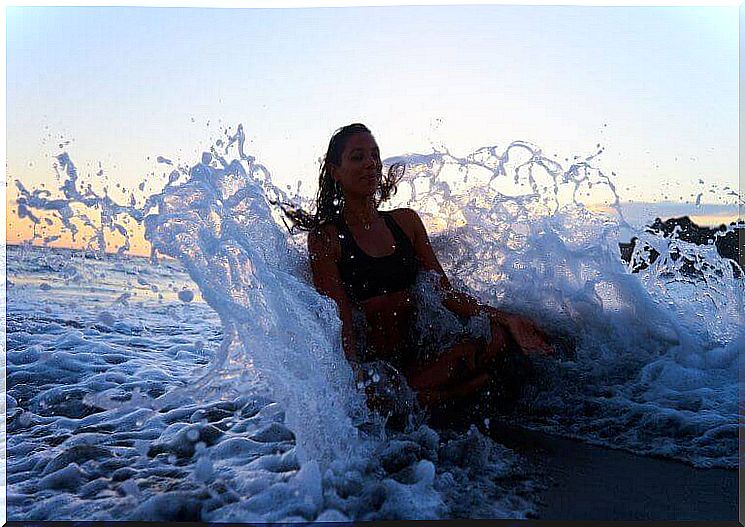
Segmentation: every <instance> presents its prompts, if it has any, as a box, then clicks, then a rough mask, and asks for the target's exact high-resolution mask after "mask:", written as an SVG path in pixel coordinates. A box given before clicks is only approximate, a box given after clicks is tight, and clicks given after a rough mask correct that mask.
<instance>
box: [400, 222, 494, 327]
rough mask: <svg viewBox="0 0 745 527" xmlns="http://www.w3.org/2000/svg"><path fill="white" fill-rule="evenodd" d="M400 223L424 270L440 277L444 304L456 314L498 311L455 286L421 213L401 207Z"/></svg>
mask: <svg viewBox="0 0 745 527" xmlns="http://www.w3.org/2000/svg"><path fill="white" fill-rule="evenodd" d="M396 212H397V217H396V219H397V220H399V224H400V225H401V227H402V228H403V229H404V231H405V232H406V234H408V235H409V238H410V239H411V242H412V244H413V246H414V252H415V253H416V257H417V260H418V262H419V265H420V267H421V269H422V270H423V271H435V272H436V273H437V274H438V275H439V277H440V287H441V288H442V291H443V292H444V294H445V297H444V299H443V301H442V304H443V305H444V306H445V307H446V308H447V309H448V310H450V311H452V312H453V313H455V314H456V315H459V316H462V317H471V316H474V315H478V314H480V313H482V312H491V311H496V310H495V308H493V307H491V306H487V305H484V304H481V303H480V302H479V301H478V300H477V299H475V298H474V297H472V296H470V295H467V294H466V293H463V292H461V291H458V290H456V289H454V288H453V286H452V285H451V284H450V280H448V277H447V275H446V274H445V271H444V270H443V269H442V265H440V262H439V260H438V259H437V255H435V252H434V251H433V250H432V245H431V244H430V241H429V236H428V235H427V229H426V228H425V227H424V223H422V220H421V218H420V217H419V215H418V214H417V213H416V212H415V211H413V210H412V209H399V210H397V211H396Z"/></svg>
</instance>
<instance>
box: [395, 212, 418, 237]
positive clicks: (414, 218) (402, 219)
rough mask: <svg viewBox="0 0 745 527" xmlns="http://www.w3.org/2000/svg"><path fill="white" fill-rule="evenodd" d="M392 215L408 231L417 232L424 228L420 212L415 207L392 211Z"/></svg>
mask: <svg viewBox="0 0 745 527" xmlns="http://www.w3.org/2000/svg"><path fill="white" fill-rule="evenodd" d="M391 215H392V216H393V218H394V219H395V220H396V222H397V223H398V224H399V225H400V226H401V228H403V229H404V230H405V231H406V232H407V233H409V234H411V233H416V232H419V231H421V230H422V228H423V227H424V224H423V223H422V219H421V218H420V217H419V214H418V213H417V212H416V211H415V210H414V209H409V208H400V209H395V210H392V211H391Z"/></svg>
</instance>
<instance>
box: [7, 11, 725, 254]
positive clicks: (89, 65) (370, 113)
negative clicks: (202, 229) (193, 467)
mask: <svg viewBox="0 0 745 527" xmlns="http://www.w3.org/2000/svg"><path fill="white" fill-rule="evenodd" d="M452 4H453V5H432V6H423V5H415V6H404V7H402V6H395V5H387V6H376V7H359V6H354V5H353V3H352V2H348V3H347V5H346V6H344V7H339V6H336V7H312V8H297V7H294V8H283V9H267V8H248V7H242V8H204V7H126V6H125V7H105V6H86V7H53V8H52V7H33V6H30V7H9V8H7V10H6V13H5V14H6V54H7V63H6V68H7V69H6V74H7V84H6V89H7V91H6V107H7V121H6V127H7V146H6V148H7V159H6V167H7V168H6V171H7V173H6V177H7V181H8V183H9V184H8V186H7V197H6V206H7V224H6V227H7V241H8V242H9V243H17V242H18V241H20V239H21V238H24V237H28V235H29V232H30V231H29V227H30V222H29V221H28V220H18V219H17V217H16V215H15V206H14V200H15V198H16V196H17V192H16V191H15V186H14V183H13V182H14V181H15V180H20V181H21V182H23V184H24V185H25V186H26V187H27V188H40V187H41V186H42V185H44V188H46V189H48V190H50V191H52V192H53V193H55V192H57V188H58V187H59V181H58V180H57V179H55V172H54V170H53V168H52V163H53V161H54V156H55V155H57V154H59V153H60V152H62V151H66V152H68V153H69V155H70V157H71V158H72V159H73V160H74V161H75V163H76V165H77V166H78V168H79V171H80V176H81V180H83V181H84V182H85V183H88V182H90V183H91V184H92V185H93V187H94V188H95V189H97V190H99V191H100V190H101V189H102V188H103V187H104V186H107V187H108V190H109V192H110V194H111V195H112V197H114V198H117V199H120V200H121V201H125V196H127V197H128V193H127V192H129V191H131V190H132V189H136V188H137V187H138V185H139V184H140V183H142V182H145V186H144V190H142V191H139V190H138V191H137V192H135V196H138V197H139V196H144V195H146V194H149V193H152V192H155V191H157V190H158V189H159V188H160V187H161V186H162V185H163V183H164V181H165V174H167V173H168V171H169V169H170V167H168V166H164V165H162V164H158V163H157V162H156V159H157V157H158V156H163V157H166V158H169V159H173V160H174V161H178V162H179V163H183V164H194V163H196V162H197V161H198V160H199V158H200V154H201V152H202V151H204V150H206V149H208V148H209V146H210V145H211V144H212V142H213V141H214V140H215V139H218V138H220V137H221V134H222V131H223V130H224V129H225V128H226V127H232V128H235V126H236V125H237V124H239V123H242V124H243V126H244V129H245V131H246V134H247V150H248V151H249V152H250V153H251V154H252V155H254V156H256V158H257V159H258V160H259V161H261V162H262V163H263V164H265V165H266V166H267V167H268V168H269V169H270V170H271V172H272V174H273V175H274V177H275V179H276V180H277V181H279V182H281V183H284V184H292V185H293V188H294V186H295V182H296V181H297V180H302V181H303V188H304V189H305V191H306V192H310V191H313V192H314V191H315V185H316V180H317V170H318V158H319V156H321V155H322V154H323V153H324V152H325V149H326V146H327V143H328V139H329V137H330V135H331V133H332V132H333V131H334V130H335V129H336V128H338V127H339V126H341V125H344V124H348V123H350V122H356V121H361V122H364V123H366V124H367V125H368V126H369V127H370V128H371V129H372V131H373V133H374V134H375V136H376V138H377V140H378V143H379V145H380V147H381V151H382V155H383V157H388V156H394V155H400V154H404V153H412V152H418V153H427V152H430V151H431V150H432V145H433V144H442V145H446V146H447V147H448V149H449V150H450V151H451V152H453V153H455V154H458V155H465V154H467V153H469V152H471V151H473V150H475V149H476V148H479V147H481V146H486V145H503V146H506V145H507V144H509V143H510V142H511V141H514V140H526V141H530V142H531V143H534V144H536V145H538V146H540V147H541V148H542V150H543V152H544V153H546V154H549V155H553V154H557V155H558V156H559V157H560V158H564V157H567V156H573V155H583V156H586V155H590V154H591V153H593V152H594V151H595V150H596V145H597V144H598V143H599V144H601V145H602V146H603V147H604V148H605V152H604V154H603V155H602V157H601V158H600V160H599V164H600V165H601V167H602V168H603V169H605V170H606V171H607V172H608V173H610V172H611V171H613V172H615V173H616V174H617V177H616V180H615V182H616V186H617V188H618V190H619V193H620V195H621V198H622V200H623V201H633V202H670V203H669V204H670V205H679V206H680V210H685V211H688V212H686V213H688V214H689V215H694V216H695V215H696V214H697V213H698V215H699V217H700V218H701V221H702V222H704V223H706V222H707V221H708V222H710V223H719V222H720V221H732V220H733V219H735V218H736V217H737V213H738V210H737V198H736V197H734V196H732V195H728V192H735V193H736V192H739V181H738V146H739V145H738V18H739V12H738V5H737V4H736V3H735V2H730V3H728V4H727V3H724V4H723V5H720V6H717V7H690V6H669V5H668V6H660V7H638V6H618V7H611V6H603V5H576V6H562V5H554V6H533V5H463V4H461V5H458V3H457V2H453V3H452ZM223 5H224V4H223ZM237 5H241V6H248V5H251V4H249V3H245V2H244V3H238V4H237ZM254 5H256V4H255V3H254ZM264 5H266V4H264ZM292 5H299V3H298V2H296V3H294V4H292ZM316 5H320V4H316ZM326 5H330V4H328V3H327V4H326ZM99 170H103V174H104V176H97V175H96V173H97V172H98V171H99ZM117 185H118V186H117ZM121 189H126V191H124V190H121ZM701 193H703V196H702V198H701V199H700V202H701V204H702V206H701V207H699V208H697V209H696V208H694V205H693V203H694V202H695V201H696V197H697V196H698V195H699V194H701ZM60 195H61V194H60ZM686 207H687V208H686ZM675 210H678V209H675ZM674 214H678V213H677V212H675V213H674ZM707 216H713V219H712V218H709V220H706V219H703V218H705V217H707ZM55 229H56V227H48V229H47V231H45V235H51V234H54V233H55ZM112 240H115V237H113V236H112ZM59 243H60V244H69V240H67V239H65V238H63V239H61V240H60V241H59ZM137 251H138V252H145V251H146V247H145V244H144V242H143V241H141V240H140V242H138V244H137Z"/></svg>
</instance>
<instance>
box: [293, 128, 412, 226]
mask: <svg viewBox="0 0 745 527" xmlns="http://www.w3.org/2000/svg"><path fill="white" fill-rule="evenodd" d="M360 133H368V134H370V133H371V132H370V130H369V129H368V128H367V126H365V125H364V124H361V123H353V124H349V125H347V126H342V127H341V128H339V129H338V130H337V131H336V132H334V135H332V136H331V140H330V141H329V147H328V150H327V151H326V155H325V156H324V158H323V161H322V162H321V171H320V173H319V175H318V194H316V200H315V212H314V213H312V214H311V213H309V212H307V211H305V210H303V209H302V208H300V207H297V206H292V205H291V204H288V203H284V204H282V206H281V207H282V211H283V212H284V213H285V216H287V217H288V218H289V219H290V221H291V222H292V226H291V227H290V232H293V233H294V232H297V231H313V230H315V229H317V228H318V227H319V226H321V225H323V224H324V223H327V222H330V221H335V220H336V219H337V218H338V217H339V215H340V214H341V212H342V211H343V210H344V194H343V193H342V191H341V185H339V183H338V182H337V181H336V180H334V178H333V177H331V168H332V166H336V167H338V166H339V165H341V155H342V153H343V152H344V147H346V146H347V141H349V138H350V137H352V136H353V135H354V134H360ZM404 170H405V165H403V164H402V163H394V164H393V165H391V166H390V167H389V168H388V172H387V173H386V174H383V175H382V176H381V178H380V181H379V182H378V188H377V189H376V191H375V205H376V206H378V205H380V204H381V203H383V202H384V201H386V200H387V199H388V198H390V197H391V196H393V195H394V194H395V193H396V185H397V184H398V182H399V181H400V180H401V178H402V177H403V175H404Z"/></svg>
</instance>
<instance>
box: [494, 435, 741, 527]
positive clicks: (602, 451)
mask: <svg viewBox="0 0 745 527" xmlns="http://www.w3.org/2000/svg"><path fill="white" fill-rule="evenodd" d="M489 436H490V437H491V438H492V439H494V440H495V441H498V442H499V443H502V444H504V445H505V446H507V447H509V448H511V449H512V450H514V451H515V452H517V453H518V454H520V455H522V456H523V457H524V458H525V459H526V460H527V461H528V462H529V463H530V465H531V466H532V468H533V470H535V471H536V472H537V473H538V474H539V478H538V479H539V480H540V481H541V482H542V483H544V484H545V485H546V488H545V489H544V490H543V491H540V492H539V495H538V496H537V498H538V499H537V502H538V504H537V505H538V506H537V509H538V510H537V512H538V518H537V519H538V520H561V521H588V520H594V521H598V520H601V521H671V520H678V521H691V520H697V521H698V522H702V521H735V522H736V521H737V518H738V470H737V469H722V468H710V469H704V468H696V467H693V466H691V465H688V464H686V463H683V462H680V461H675V460H670V459H662V458H655V457H648V456H640V455H636V454H632V453H630V452H626V451H622V450H616V449H611V448H605V447H601V446H596V445H591V444H588V443H584V442H582V441H579V440H575V439H568V438H565V437H559V436H553V435H549V434H546V433H542V432H535V431H529V430H525V429H522V428H518V427H510V426H508V425H504V424H503V423H495V424H493V425H492V426H491V427H490V429H489ZM593 525H595V524H593Z"/></svg>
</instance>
